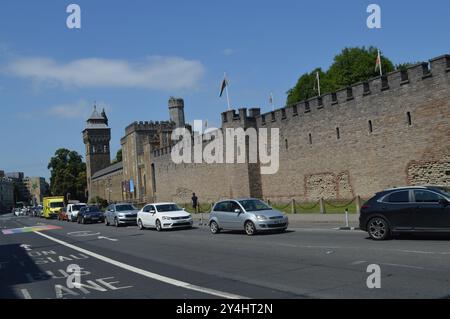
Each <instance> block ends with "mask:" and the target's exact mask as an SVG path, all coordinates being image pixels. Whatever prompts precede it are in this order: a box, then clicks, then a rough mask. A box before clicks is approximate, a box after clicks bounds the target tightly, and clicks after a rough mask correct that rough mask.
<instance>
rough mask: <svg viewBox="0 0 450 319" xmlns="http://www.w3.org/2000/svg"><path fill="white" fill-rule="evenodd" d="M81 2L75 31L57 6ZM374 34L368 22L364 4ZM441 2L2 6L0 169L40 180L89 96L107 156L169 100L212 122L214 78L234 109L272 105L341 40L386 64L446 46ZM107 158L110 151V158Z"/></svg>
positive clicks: (18, 0) (216, 108)
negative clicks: (377, 53)
mask: <svg viewBox="0 0 450 319" xmlns="http://www.w3.org/2000/svg"><path fill="white" fill-rule="evenodd" d="M70 3H76V4H78V5H80V7H81V20H82V28H81V30H70V29H68V28H67V27H66V18H67V16H68V14H67V13H66V7H67V6H68V5H69V4H70ZM371 3H376V4H379V5H380V6H381V8H382V29H378V30H373V29H372V30H370V29H368V28H367V26H366V19H367V17H368V13H366V8H367V6H368V5H369V4H371ZM449 11H450V3H449V2H448V0H429V1H426V2H423V3H419V2H416V1H414V2H412V1H406V0H396V1H387V0H383V1H381V0H373V1H360V0H346V1H335V0H326V1H325V0H322V1H318V0H316V1H301V0H292V1H287V0H286V1H284V0H278V1H274V0H272V1H264V0H258V1H250V0H248V1H244V0H240V1H235V0H227V1H223V0H220V1H219V0H209V1H203V0H197V1H194V0H192V1H181V0H179V1H174V0H164V1H162V0H161V1H156V0H152V1H148V0H134V1H113V0H111V1H105V0H96V1H92V0H90V1H85V0H72V1H62V0H41V1H25V0H2V1H1V3H0V150H1V153H0V169H3V170H6V171H24V172H25V174H26V175H28V176H44V177H49V172H48V170H47V168H46V167H47V163H48V161H49V159H50V157H51V156H52V154H53V153H54V152H55V150H56V149H57V148H60V147H66V148H69V149H74V150H76V151H78V152H79V153H80V154H82V155H84V145H83V143H82V138H81V131H82V130H83V127H84V124H85V123H84V121H85V120H86V117H87V116H88V115H89V114H90V112H91V110H92V105H93V103H94V101H97V103H98V104H99V106H100V107H106V109H107V113H108V116H109V119H110V126H111V127H112V141H111V148H112V152H113V153H114V154H115V152H116V151H117V150H118V149H119V147H120V142H119V141H120V137H121V136H122V135H123V132H124V128H125V126H127V125H128V124H129V123H131V122H133V121H135V120H165V119H167V118H168V112H167V100H168V98H169V97H170V96H177V97H178V96H179V97H183V98H184V99H185V113H186V118H187V120H188V121H192V120H194V119H204V120H205V119H207V120H208V122H209V123H210V126H211V124H216V125H218V124H219V121H220V113H221V112H222V111H224V110H225V109H226V100H225V99H223V98H222V99H219V98H218V93H219V85H220V81H221V79H222V77H223V73H224V72H227V74H228V77H229V82H230V87H229V89H230V98H231V102H232V105H233V107H235V108H237V107H255V106H259V107H261V108H262V109H263V111H267V110H269V109H270V106H269V105H268V97H269V94H270V92H273V94H274V100H275V103H276V104H277V106H282V105H283V104H284V102H285V99H286V94H285V92H286V91H287V90H288V89H289V88H291V87H292V86H294V85H295V83H296V81H297V79H298V77H299V75H300V74H302V73H304V72H307V71H311V70H312V69H314V68H316V67H319V66H320V67H322V68H324V69H326V68H327V67H328V66H329V65H330V64H331V63H332V60H333V57H334V56H335V55H336V54H337V53H339V52H340V51H341V49H342V48H344V47H349V46H363V45H365V46H370V45H374V46H378V47H380V48H381V49H382V51H383V53H384V54H385V55H386V56H387V57H389V58H390V59H391V60H393V61H394V63H400V62H409V61H413V62H416V61H423V60H428V59H430V58H432V57H435V56H439V55H442V54H445V53H450V47H449V41H448V30H449V29H450V20H449V19H448V12H449ZM114 154H113V155H114Z"/></svg>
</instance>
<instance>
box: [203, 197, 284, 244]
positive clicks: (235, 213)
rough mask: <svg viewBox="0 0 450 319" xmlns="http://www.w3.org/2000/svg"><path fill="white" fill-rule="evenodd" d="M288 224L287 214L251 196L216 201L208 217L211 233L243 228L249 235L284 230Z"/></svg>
mask: <svg viewBox="0 0 450 319" xmlns="http://www.w3.org/2000/svg"><path fill="white" fill-rule="evenodd" d="M288 226H289V220H288V218H287V216H285V215H284V214H283V213H281V212H279V211H277V210H274V209H273V208H272V207H270V206H269V205H267V204H266V203H264V202H263V201H262V200H259V199H253V198H246V199H230V200H223V201H220V202H217V203H216V204H215V205H214V207H213V209H212V211H211V216H210V219H209V227H210V230H211V233H213V234H217V233H219V232H220V231H221V230H244V231H245V232H246V234H247V235H249V236H251V235H254V234H255V233H256V232H259V231H280V232H284V231H285V230H286V229H287V228H288Z"/></svg>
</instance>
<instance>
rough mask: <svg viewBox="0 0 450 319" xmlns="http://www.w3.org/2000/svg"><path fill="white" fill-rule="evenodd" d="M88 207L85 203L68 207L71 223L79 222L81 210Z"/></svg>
mask: <svg viewBox="0 0 450 319" xmlns="http://www.w3.org/2000/svg"><path fill="white" fill-rule="evenodd" d="M83 207H87V204H85V203H77V204H69V205H67V215H68V216H69V221H71V222H74V221H77V220H78V213H79V211H80V209H81V208H83Z"/></svg>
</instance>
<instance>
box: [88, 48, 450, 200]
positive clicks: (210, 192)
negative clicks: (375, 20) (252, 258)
mask: <svg viewBox="0 0 450 319" xmlns="http://www.w3.org/2000/svg"><path fill="white" fill-rule="evenodd" d="M169 114H170V120H169V121H167V122H135V123H132V124H131V125H129V126H128V127H127V128H126V129H125V136H124V137H123V138H122V139H121V145H122V151H123V162H122V163H119V164H115V165H113V166H111V165H110V164H109V153H108V156H106V155H105V158H102V159H100V160H99V159H98V158H97V157H95V156H94V154H91V153H90V154H89V157H88V156H86V157H87V160H88V167H89V169H88V187H89V190H90V196H91V197H92V196H94V195H95V196H100V197H102V198H105V199H110V200H111V201H121V200H130V201H136V202H152V201H175V202H188V201H189V200H190V197H191V195H192V193H193V192H195V193H196V194H197V195H198V196H199V198H200V199H201V200H202V201H203V202H205V201H215V200H218V199H220V198H224V197H247V196H252V197H259V198H265V199H271V200H273V201H280V202H281V201H287V200H290V199H293V198H294V199H298V200H301V201H315V200H317V199H318V198H325V199H338V200H341V199H342V200H343V199H351V198H354V197H355V196H357V195H358V196H361V197H363V198H366V197H370V196H372V195H373V194H374V193H375V192H377V191H380V190H382V189H385V188H388V187H396V186H404V185H419V184H438V185H444V186H449V185H450V55H444V56H441V57H438V58H435V59H432V60H430V61H429V63H420V64H417V65H414V66H411V67H409V68H408V69H407V70H402V71H400V70H399V71H395V72H392V73H389V74H386V75H384V76H381V77H377V78H374V79H371V80H369V81H367V82H362V83H357V84H355V85H353V86H350V87H347V88H345V89H342V90H340V91H337V92H333V93H330V94H325V95H323V96H320V97H316V98H312V99H309V100H307V101H302V102H299V103H297V104H295V105H290V106H286V107H284V108H281V109H278V110H275V111H272V112H269V113H264V114H262V113H261V112H260V109H258V108H253V109H250V110H247V109H246V108H241V109H239V110H238V111H236V110H230V111H227V112H224V113H222V125H221V127H220V128H219V130H221V131H222V132H223V131H225V130H226V129H227V128H239V127H240V128H243V129H247V128H254V129H256V130H257V131H261V129H262V128H267V129H269V131H270V129H272V128H277V129H279V132H280V138H279V144H280V148H279V170H278V172H277V173H276V174H272V175H264V174H261V165H260V163H253V164H248V163H247V164H246V163H243V164H221V163H215V164H206V163H195V164H186V163H182V164H175V163H174V162H173V161H172V158H171V151H172V148H173V145H174V142H172V141H171V140H170V136H171V133H172V131H173V130H174V129H175V128H177V127H187V126H186V124H185V123H184V119H185V117H184V103H183V101H182V99H174V98H171V99H170V100H169ZM103 124H105V123H103ZM98 132H100V135H101V136H100V137H98V135H97V133H98ZM84 136H85V138H84V140H85V143H86V141H88V143H86V145H87V150H88V145H89V146H90V145H91V142H90V141H91V140H90V139H89V138H87V137H90V136H97V138H96V141H99V143H100V144H101V145H102V147H103V148H101V147H100V151H101V150H102V149H103V150H107V149H108V151H109V145H106V143H109V137H110V131H109V128H107V125H106V124H105V127H102V131H95V129H94V130H91V129H90V128H89V120H88V126H87V128H86V130H85V132H84ZM105 145H106V146H105ZM207 145H208V142H202V147H207ZM245 146H246V147H245V150H241V151H243V152H246V153H247V154H248V149H249V146H250V145H248V144H246V145H245ZM267 147H268V148H269V147H270V145H267ZM100 153H101V152H100ZM96 154H98V153H96ZM87 155H88V153H87ZM99 162H100V164H99ZM106 190H108V191H106Z"/></svg>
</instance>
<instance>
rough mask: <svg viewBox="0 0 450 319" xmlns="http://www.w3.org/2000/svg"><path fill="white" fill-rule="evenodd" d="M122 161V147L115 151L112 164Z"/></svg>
mask: <svg viewBox="0 0 450 319" xmlns="http://www.w3.org/2000/svg"><path fill="white" fill-rule="evenodd" d="M119 162H122V149H120V150H118V151H117V154H116V158H115V159H114V160H113V164H115V163H119Z"/></svg>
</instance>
